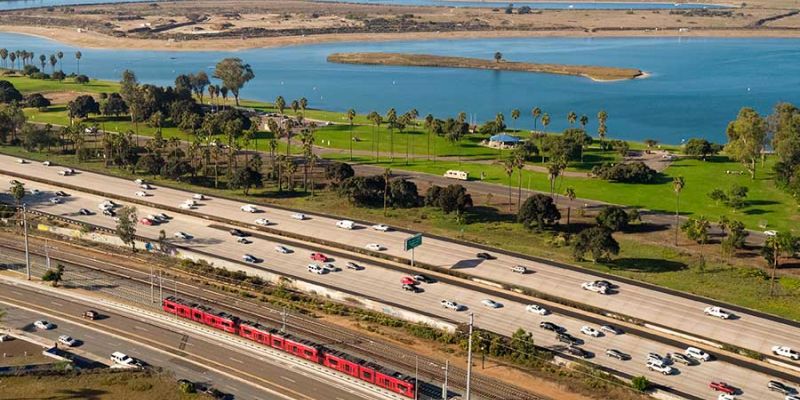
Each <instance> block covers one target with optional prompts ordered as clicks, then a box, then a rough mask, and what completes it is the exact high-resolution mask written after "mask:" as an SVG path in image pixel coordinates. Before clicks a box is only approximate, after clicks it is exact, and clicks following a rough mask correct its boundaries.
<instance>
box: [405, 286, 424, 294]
mask: <svg viewBox="0 0 800 400" xmlns="http://www.w3.org/2000/svg"><path fill="white" fill-rule="evenodd" d="M403 290H405V291H408V292H411V293H419V292H421V291H422V289H420V288H418V287H417V285H408V284H405V285H403Z"/></svg>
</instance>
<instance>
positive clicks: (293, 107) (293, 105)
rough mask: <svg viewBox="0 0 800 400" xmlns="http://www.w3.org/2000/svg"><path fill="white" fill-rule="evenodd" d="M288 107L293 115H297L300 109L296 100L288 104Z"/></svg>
mask: <svg viewBox="0 0 800 400" xmlns="http://www.w3.org/2000/svg"><path fill="white" fill-rule="evenodd" d="M289 107H290V108H291V109H292V112H294V115H297V110H299V109H300V102H299V101H297V100H292V102H291V103H290V104H289Z"/></svg>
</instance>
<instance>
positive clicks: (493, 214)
mask: <svg viewBox="0 0 800 400" xmlns="http://www.w3.org/2000/svg"><path fill="white" fill-rule="evenodd" d="M466 217H467V220H468V221H469V222H470V223H476V222H477V223H489V222H514V221H516V218H517V217H516V215H514V214H509V213H501V212H499V210H498V209H497V208H496V207H490V206H475V207H472V208H470V209H469V211H467V213H466Z"/></svg>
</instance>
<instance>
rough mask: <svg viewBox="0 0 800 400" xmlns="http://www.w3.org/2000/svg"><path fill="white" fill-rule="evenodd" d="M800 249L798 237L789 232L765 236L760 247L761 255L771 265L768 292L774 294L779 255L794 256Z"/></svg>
mask: <svg viewBox="0 0 800 400" xmlns="http://www.w3.org/2000/svg"><path fill="white" fill-rule="evenodd" d="M798 249H800V243H799V241H798V237H796V236H794V235H792V234H791V232H778V233H777V234H775V235H770V236H767V240H766V242H765V243H764V247H762V248H761V255H762V256H763V257H764V259H766V260H767V262H768V263H769V264H771V265H772V273H771V274H770V284H769V294H770V296H774V295H775V282H776V273H777V270H778V266H779V264H780V257H781V256H794V254H795V253H796V252H797V251H798Z"/></svg>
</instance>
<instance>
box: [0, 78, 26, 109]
mask: <svg viewBox="0 0 800 400" xmlns="http://www.w3.org/2000/svg"><path fill="white" fill-rule="evenodd" d="M20 101H22V93H20V92H19V90H17V88H15V87H14V85H13V84H12V83H11V82H9V81H0V103H6V104H8V103H12V102H20Z"/></svg>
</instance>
